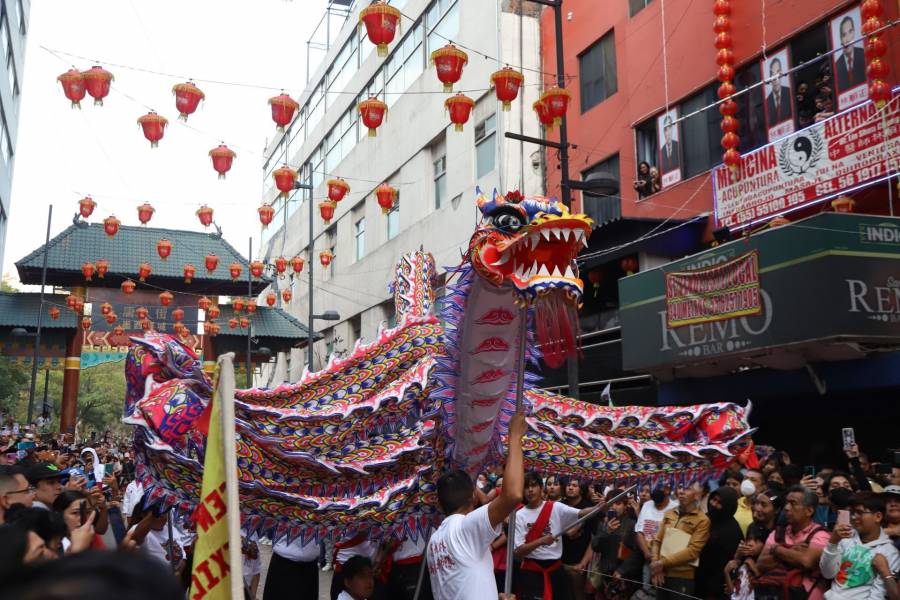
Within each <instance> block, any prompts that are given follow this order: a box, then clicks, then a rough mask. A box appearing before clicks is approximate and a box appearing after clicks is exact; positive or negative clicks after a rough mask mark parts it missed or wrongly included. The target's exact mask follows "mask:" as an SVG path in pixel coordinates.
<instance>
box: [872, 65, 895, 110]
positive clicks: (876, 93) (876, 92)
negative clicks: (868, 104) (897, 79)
mask: <svg viewBox="0 0 900 600" xmlns="http://www.w3.org/2000/svg"><path fill="white" fill-rule="evenodd" d="M885 66H887V65H885ZM890 97H891V88H890V86H888V84H886V83H885V82H884V81H882V80H881V79H876V80H874V81H872V83H870V84H869V99H870V100H872V102H874V103H875V106H876V107H878V108H882V107H884V105H885V104H887V101H888V100H889V99H890Z"/></svg>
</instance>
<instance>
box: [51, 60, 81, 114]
mask: <svg viewBox="0 0 900 600" xmlns="http://www.w3.org/2000/svg"><path fill="white" fill-rule="evenodd" d="M56 80H57V81H58V82H60V83H61V84H62V88H63V93H64V94H65V95H66V98H68V99H69V100H70V101H71V102H72V108H79V109H80V108H81V101H82V100H84V95H85V94H86V93H87V90H86V89H85V87H84V76H83V75H82V74H81V71H79V70H77V69H69V70H68V71H66V72H65V73H63V74H62V75H60V76H59V77H57V78H56Z"/></svg>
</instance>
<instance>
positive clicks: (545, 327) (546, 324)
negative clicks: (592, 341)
mask: <svg viewBox="0 0 900 600" xmlns="http://www.w3.org/2000/svg"><path fill="white" fill-rule="evenodd" d="M535 320H536V321H537V336H538V344H540V348H541V353H542V354H543V355H544V362H546V363H547V365H548V366H549V367H550V368H552V369H556V368H558V367H560V366H562V364H563V363H564V362H565V361H566V359H567V358H569V357H570V356H575V355H576V354H577V353H578V329H579V328H578V314H577V311H576V308H575V306H573V305H572V302H571V300H569V299H567V298H566V294H565V293H563V292H562V291H560V290H550V292H549V293H548V294H547V295H546V296H544V297H542V298H541V300H540V301H539V302H538V303H537V314H536V315H535Z"/></svg>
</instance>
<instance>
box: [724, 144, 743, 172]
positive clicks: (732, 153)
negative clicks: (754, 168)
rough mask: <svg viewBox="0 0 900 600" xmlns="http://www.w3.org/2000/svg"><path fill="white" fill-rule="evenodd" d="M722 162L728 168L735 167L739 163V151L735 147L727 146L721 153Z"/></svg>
mask: <svg viewBox="0 0 900 600" xmlns="http://www.w3.org/2000/svg"><path fill="white" fill-rule="evenodd" d="M722 162H723V163H725V166H727V167H728V168H730V169H737V168H738V166H739V165H740V164H741V153H740V152H738V151H737V150H736V149H735V148H729V149H728V150H726V151H725V154H723V155H722Z"/></svg>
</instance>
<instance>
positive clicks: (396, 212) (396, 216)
mask: <svg viewBox="0 0 900 600" xmlns="http://www.w3.org/2000/svg"><path fill="white" fill-rule="evenodd" d="M398 233H400V192H399V191H398V192H397V199H396V200H394V206H393V207H391V212H389V213H388V214H387V239H389V240H392V239H394V238H395V237H397V234H398Z"/></svg>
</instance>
